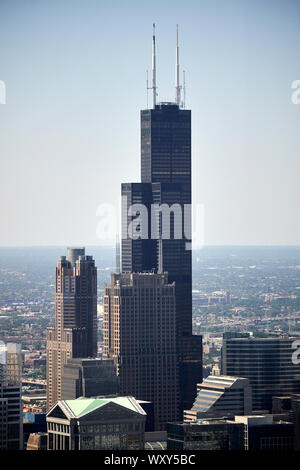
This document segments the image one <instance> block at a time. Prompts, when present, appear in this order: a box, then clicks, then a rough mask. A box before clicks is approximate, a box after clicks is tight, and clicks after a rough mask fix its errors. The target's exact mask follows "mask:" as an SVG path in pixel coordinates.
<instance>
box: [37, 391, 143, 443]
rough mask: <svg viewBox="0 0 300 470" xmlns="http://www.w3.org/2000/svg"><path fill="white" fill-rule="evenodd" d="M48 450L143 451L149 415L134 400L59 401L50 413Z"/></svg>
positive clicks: (48, 419)
mask: <svg viewBox="0 0 300 470" xmlns="http://www.w3.org/2000/svg"><path fill="white" fill-rule="evenodd" d="M46 420H47V432H48V444H47V448H48V450H110V449H114V450H118V449H119V450H122V449H123V450H125V449H128V450H141V449H143V448H144V433H145V422H146V412H145V411H144V410H143V409H142V407H141V406H140V405H139V403H138V402H137V400H136V399H135V398H133V397H130V396H127V397H113V398H108V397H97V398H84V397H81V398H78V399H76V400H60V401H58V402H57V403H56V404H55V405H54V406H52V407H51V408H50V410H49V411H48V413H47V417H46Z"/></svg>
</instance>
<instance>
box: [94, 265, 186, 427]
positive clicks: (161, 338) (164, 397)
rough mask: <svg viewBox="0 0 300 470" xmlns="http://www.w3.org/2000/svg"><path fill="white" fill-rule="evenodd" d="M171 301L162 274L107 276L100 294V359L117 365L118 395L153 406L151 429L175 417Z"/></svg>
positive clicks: (176, 395)
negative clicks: (101, 339)
mask: <svg viewBox="0 0 300 470" xmlns="http://www.w3.org/2000/svg"><path fill="white" fill-rule="evenodd" d="M175 300H176V299H175V286H174V283H172V284H169V283H168V277H167V275H166V274H155V273H128V274H112V275H111V284H110V285H106V286H105V291H104V313H103V335H104V351H103V357H107V358H113V359H114V361H115V363H116V365H117V367H118V375H119V378H120V394H121V395H128V394H129V393H130V394H131V395H132V396H134V397H135V398H136V399H137V400H146V401H150V402H153V405H154V429H155V430H161V429H164V426H165V423H166V422H167V421H170V420H172V421H173V420H175V421H176V420H177V419H178V404H179V400H178V399H179V390H178V361H177V350H176V316H175V314H176V308H175Z"/></svg>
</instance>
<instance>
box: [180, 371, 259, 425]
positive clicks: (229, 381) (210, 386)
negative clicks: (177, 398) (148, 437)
mask: <svg viewBox="0 0 300 470" xmlns="http://www.w3.org/2000/svg"><path fill="white" fill-rule="evenodd" d="M251 412H252V393H251V386H250V384H249V380H248V379H244V378H240V377H227V376H213V375H210V376H209V377H207V378H206V379H204V381H203V382H202V383H201V384H198V393H197V397H196V400H195V403H194V405H193V407H192V409H191V410H185V411H184V421H185V422H191V421H194V420H197V419H201V418H216V417H222V416H235V415H244V414H249V413H251Z"/></svg>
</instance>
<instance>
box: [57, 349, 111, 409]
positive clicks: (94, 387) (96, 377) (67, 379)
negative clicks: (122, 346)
mask: <svg viewBox="0 0 300 470" xmlns="http://www.w3.org/2000/svg"><path fill="white" fill-rule="evenodd" d="M104 395H110V396H112V395H119V378H118V377H117V375H116V367H115V364H114V361H113V360H112V359H81V358H79V359H68V360H67V363H66V364H65V365H64V371H63V376H62V387H61V398H62V400H75V399H76V398H79V397H96V396H104Z"/></svg>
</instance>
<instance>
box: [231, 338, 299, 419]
mask: <svg viewBox="0 0 300 470" xmlns="http://www.w3.org/2000/svg"><path fill="white" fill-rule="evenodd" d="M243 336H244V337H237V335H236V334H235V337H232V335H231V334H230V333H225V334H224V336H223V346H222V374H224V375H233V376H236V377H246V378H248V379H249V381H250V385H251V387H252V400H253V410H254V411H269V412H271V411H272V398H273V397H274V396H287V395H291V394H295V393H299V392H300V364H294V363H293V361H292V354H293V352H294V350H293V349H292V343H293V341H294V340H295V338H292V337H288V336H280V337H253V336H250V335H247V336H246V337H245V335H243Z"/></svg>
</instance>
